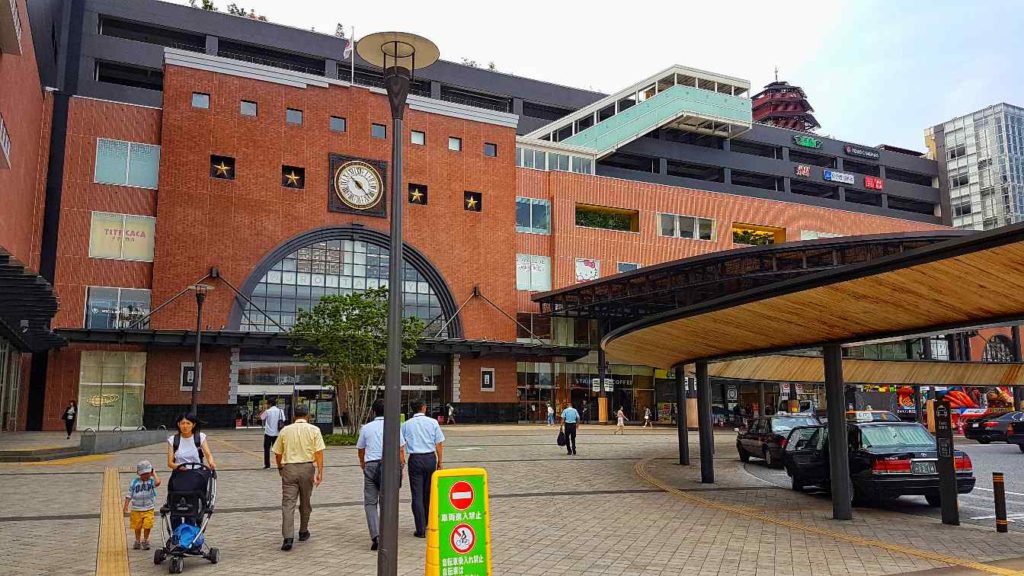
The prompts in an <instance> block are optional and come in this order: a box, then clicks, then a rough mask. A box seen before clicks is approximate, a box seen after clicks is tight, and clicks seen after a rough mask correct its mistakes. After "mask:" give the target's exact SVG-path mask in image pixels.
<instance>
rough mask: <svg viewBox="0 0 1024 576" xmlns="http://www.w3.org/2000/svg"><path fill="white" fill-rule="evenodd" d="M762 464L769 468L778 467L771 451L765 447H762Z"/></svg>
mask: <svg viewBox="0 0 1024 576" xmlns="http://www.w3.org/2000/svg"><path fill="white" fill-rule="evenodd" d="M764 465H765V466H767V467H769V468H778V467H779V461H778V460H777V459H776V458H775V455H774V454H772V451H771V450H770V449H769V448H767V447H766V448H765V449H764Z"/></svg>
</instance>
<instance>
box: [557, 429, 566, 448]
mask: <svg viewBox="0 0 1024 576" xmlns="http://www.w3.org/2000/svg"><path fill="white" fill-rule="evenodd" d="M556 442H558V445H559V446H565V430H563V429H561V428H559V429H558V440H556Z"/></svg>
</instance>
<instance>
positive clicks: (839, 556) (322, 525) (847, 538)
mask: <svg viewBox="0 0 1024 576" xmlns="http://www.w3.org/2000/svg"><path fill="white" fill-rule="evenodd" d="M445 433H446V434H447V435H448V437H449V442H448V444H447V448H446V452H445V455H446V458H445V461H446V465H447V466H449V467H454V466H458V465H473V466H475V465H480V466H483V467H485V468H487V470H488V472H489V475H490V479H491V486H490V490H491V497H492V502H491V509H492V513H493V521H492V526H491V530H492V534H493V538H494V545H493V553H494V573H495V574H501V575H505V574H522V575H535V574H536V575H539V574H571V575H576V574H601V575H623V576H624V575H653V574H660V575H669V574H687V575H691V574H692V575H696V576H704V575H716V576H727V575H740V574H742V575H745V576H762V575H772V576H783V575H793V576H797V575H804V574H806V575H815V576H816V575H845V574H856V575H874V574H895V573H903V572H912V571H918V570H927V569H934V568H946V567H948V566H949V565H948V564H947V563H943V562H941V561H939V560H938V559H934V558H930V557H928V555H930V554H935V555H936V556H935V558H939V557H942V556H953V557H957V558H961V559H964V560H967V561H978V562H988V561H991V560H997V559H1002V558H1011V557H1016V556H1021V555H1022V554H1021V553H1020V552H1018V551H1019V550H1022V549H1024V534H1022V533H1016V534H1015V533H1011V534H1000V535H997V534H995V533H994V531H992V530H990V529H982V528H979V527H976V526H962V527H959V528H953V527H946V526H943V525H941V524H940V523H938V522H937V521H936V520H934V519H932V518H928V517H923V516H914V515H907V514H900V513H896V512H889V511H885V510H880V509H873V508H857V509H856V510H855V519H854V520H853V521H852V522H835V521H832V520H831V519H830V518H829V514H830V510H831V506H830V503H829V501H828V500H827V499H825V498H823V497H820V496H813V495H806V494H797V493H794V492H791V491H789V490H785V489H781V488H778V487H776V486H772V485H769V484H766V483H765V482H763V481H761V480H759V479H757V478H755V477H753V476H751V475H750V474H748V473H746V472H745V471H744V470H743V469H742V467H741V466H740V465H739V462H738V461H737V460H736V459H735V457H734V455H733V453H732V449H731V442H732V436H731V435H722V436H719V437H718V448H719V450H718V454H717V457H716V459H715V463H716V467H717V472H718V474H717V477H716V479H717V480H718V483H717V484H716V485H715V486H714V487H708V486H705V485H701V484H700V483H699V467H698V466H696V465H694V466H691V467H681V466H677V465H675V464H674V462H673V460H671V458H672V457H673V456H674V448H675V434H674V431H672V430H669V429H656V430H654V431H642V432H641V431H639V430H628V431H627V434H626V435H624V436H612V435H611V430H610V429H608V428H600V427H597V426H585V427H584V428H583V430H582V432H581V435H580V444H579V455H578V456H576V457H570V456H564V455H563V452H562V451H561V449H560V448H558V447H557V446H556V445H555V443H554V436H555V432H554V429H553V428H545V427H525V426H520V427H514V426H490V427H482V426H454V427H446V428H445ZM210 438H211V440H212V443H211V448H212V449H213V450H214V453H215V455H216V458H217V462H218V465H219V467H220V474H219V494H218V502H217V509H218V512H217V513H216V514H215V515H214V517H213V520H212V522H211V526H210V529H209V530H208V535H207V536H208V541H209V542H210V543H211V544H212V545H215V546H217V547H219V548H220V549H221V556H222V559H221V563H220V564H218V565H216V566H214V565H211V564H209V563H208V562H206V561H205V560H202V559H194V558H189V559H188V561H187V564H186V573H188V574H218V575H219V574H225V575H232V574H238V575H241V574H247V575H248V574H253V573H265V572H266V571H267V570H275V571H280V570H281V569H283V567H286V566H287V567H295V566H297V565H301V566H302V567H303V570H302V571H303V573H305V574H313V575H316V574H352V575H364V574H365V575H370V574H375V573H376V556H375V554H374V553H373V552H370V550H369V537H368V535H367V532H366V524H365V517H364V516H363V510H362V506H361V501H360V499H361V494H362V484H361V473H360V471H359V468H358V466H357V465H356V462H357V460H356V454H355V449H354V448H351V447H338V448H329V449H328V453H327V456H326V460H327V464H328V469H327V473H326V477H325V481H324V484H323V485H322V486H321V487H320V488H318V489H317V490H316V491H315V492H314V496H313V499H314V509H313V516H312V522H311V527H310V530H311V531H312V534H313V537H312V538H311V539H310V540H309V541H308V542H302V543H298V542H297V543H296V547H295V549H294V550H292V551H291V552H289V553H283V552H281V551H279V550H278V548H279V547H280V543H281V542H280V536H279V532H280V508H279V504H280V480H279V478H278V475H277V474H276V472H274V471H273V470H267V471H265V470H262V454H261V450H262V437H261V436H260V435H259V433H258V432H250V431H237V432H222V431H214V432H212V433H211V434H210ZM694 453H696V446H694ZM142 458H147V459H150V460H152V461H153V462H154V463H155V464H157V465H158V468H159V467H160V466H161V465H162V463H163V462H164V461H165V459H166V456H165V452H164V449H163V446H151V447H145V448H137V449H134V450H128V451H124V452H120V453H116V454H112V455H109V457H104V458H98V459H92V460H87V461H81V460H76V461H72V462H71V463H68V464H48V465H36V464H2V465H0V483H2V486H3V490H2V491H0V541H2V542H4V545H3V546H2V547H0V566H2V567H3V568H2V570H0V571H2V572H3V573H4V574H5V575H6V574H17V575H22V574H25V575H29V574H32V575H34V574H88V573H92V571H93V570H94V569H95V562H96V542H97V530H98V526H99V519H98V514H99V501H100V493H101V488H102V477H103V471H104V470H105V469H106V468H108V467H121V468H122V470H127V469H128V468H127V467H129V466H132V467H133V466H134V464H135V463H136V462H137V461H138V460H140V459H142ZM641 462H644V463H646V466H647V468H646V469H647V471H648V473H649V474H650V475H651V476H652V477H653V478H655V479H656V480H657V481H658V482H662V483H664V484H665V485H667V486H670V487H672V488H675V489H678V490H682V491H683V495H684V496H692V497H694V498H697V499H698V500H693V499H687V498H686V497H680V496H679V495H677V494H671V493H667V492H664V491H662V490H660V489H659V488H657V487H655V486H654V485H652V484H650V483H649V482H647V481H645V480H643V479H642V478H641V477H640V476H638V474H637V472H636V470H635V468H636V466H637V464H638V463H641ZM166 477H167V475H166V474H164V475H163V478H164V480H166ZM130 479H131V474H130V473H128V472H124V473H122V474H121V475H120V481H121V484H122V489H123V488H124V487H126V486H127V483H128V482H129V481H130ZM163 494H164V492H163V491H161V495H163ZM161 498H162V496H161ZM401 498H402V505H401V518H400V521H401V528H400V530H399V546H400V554H401V556H400V573H401V574H409V575H412V574H422V571H423V560H424V547H425V542H424V541H423V540H420V539H417V538H413V536H412V517H411V513H410V510H409V504H408V498H409V494H408V487H403V491H402V494H401ZM723 506H728V507H731V508H730V509H722V507H723ZM762 514H768V515H769V516H770V517H771V518H774V519H778V520H779V521H783V522H790V523H798V524H799V525H800V526H802V527H806V529H805V528H799V527H794V525H779V524H777V523H772V522H768V521H764V520H762V519H758V516H759V515H762ZM125 529H126V532H128V528H127V522H126V523H125ZM836 535H838V536H841V537H837V536H836ZM128 538H129V541H131V539H133V535H132V534H131V533H130V532H128ZM156 538H158V537H156V536H155V537H154V539H156ZM867 541H879V542H884V543H892V544H896V545H898V546H900V547H904V548H905V547H911V548H914V549H915V550H917V551H920V552H915V553H914V554H908V553H904V552H901V551H899V550H896V549H886V548H882V547H878V546H873V545H870V544H865V543H864V542H867ZM128 555H129V560H130V563H131V572H132V574H134V575H145V574H165V573H166V570H167V567H166V564H165V565H164V566H160V567H158V566H154V565H153V562H152V552H148V553H146V552H142V551H133V550H129V551H128ZM1004 570H1005V569H1004ZM974 573H978V572H974ZM1007 573H1008V572H1007Z"/></svg>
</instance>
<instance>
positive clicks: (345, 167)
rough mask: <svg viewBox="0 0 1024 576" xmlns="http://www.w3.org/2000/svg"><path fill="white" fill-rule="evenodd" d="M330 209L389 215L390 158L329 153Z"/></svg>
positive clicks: (328, 204) (351, 212)
mask: <svg viewBox="0 0 1024 576" xmlns="http://www.w3.org/2000/svg"><path fill="white" fill-rule="evenodd" d="M330 166H331V172H330V174H331V177H330V182H329V183H328V190H327V209H328V210H329V211H331V212H348V213H350V214H363V215H366V216H378V217H381V218H383V217H385V216H387V179H386V174H387V168H388V165H387V162H381V161H379V160H368V159H365V158H355V157H352V156H343V155H340V154H331V155H330Z"/></svg>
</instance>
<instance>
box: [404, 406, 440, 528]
mask: <svg viewBox="0 0 1024 576" xmlns="http://www.w3.org/2000/svg"><path fill="white" fill-rule="evenodd" d="M413 411H414V412H415V414H413V416H412V418H410V419H409V420H407V421H406V422H405V424H403V425H402V434H404V435H405V441H406V443H407V444H406V448H407V449H408V450H409V488H410V490H412V517H413V520H415V522H416V532H415V533H414V534H413V536H415V537H417V538H426V537H427V514H429V513H430V479H431V478H433V476H434V471H435V470H440V469H441V460H442V456H443V453H444V447H443V442H444V434H443V433H441V426H440V425H438V423H437V420H434V419H433V418H431V417H429V416H427V404H426V402H424V401H422V400H417V401H416V402H414V403H413Z"/></svg>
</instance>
